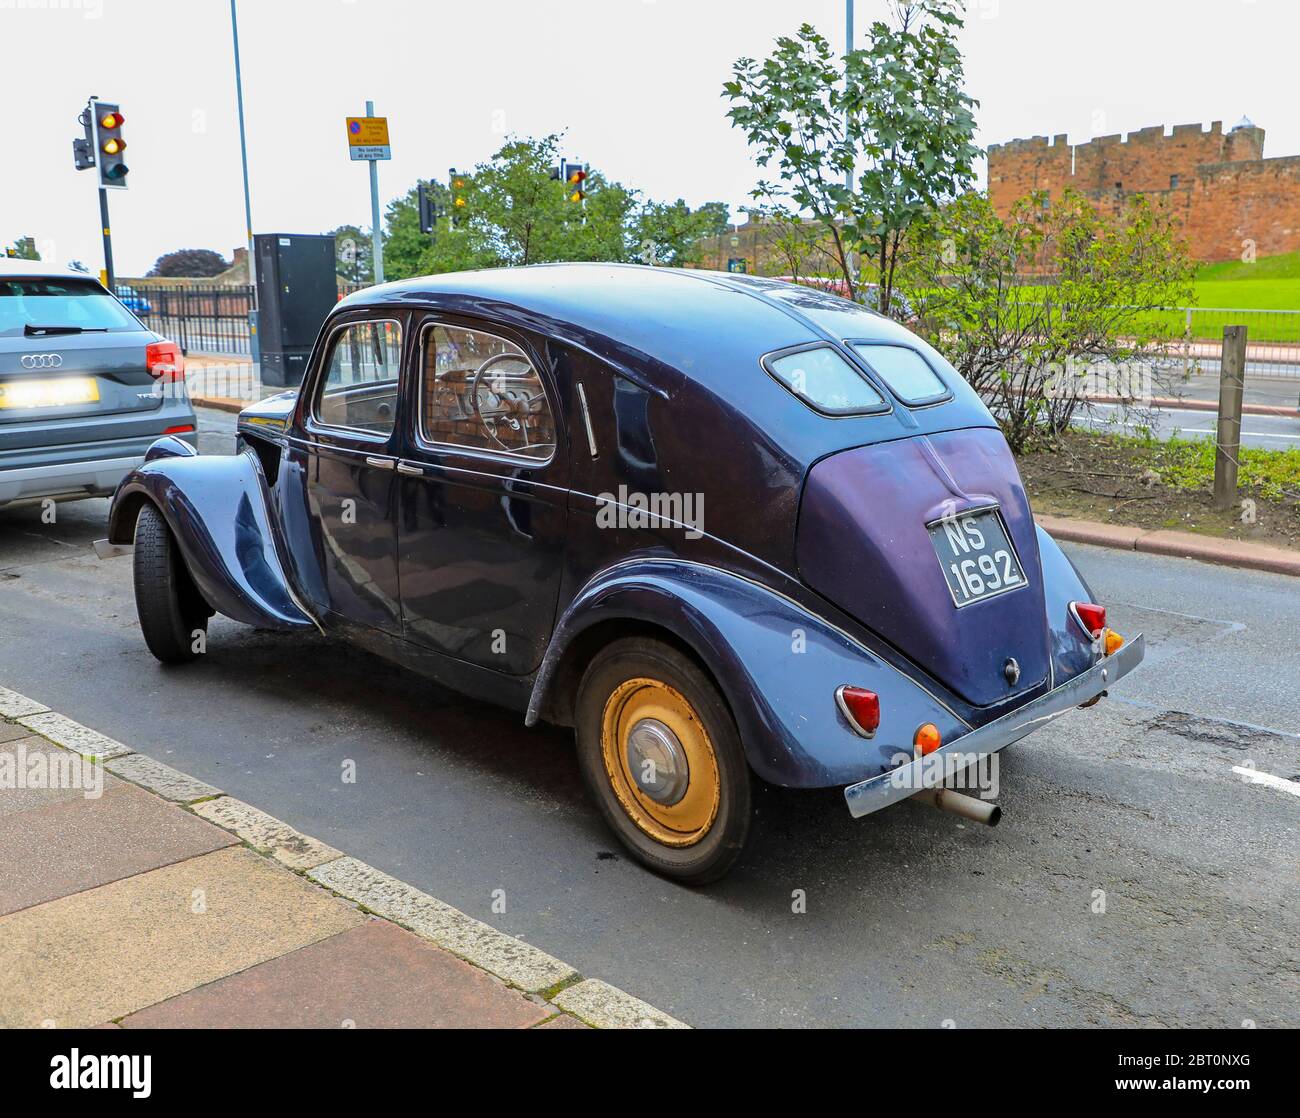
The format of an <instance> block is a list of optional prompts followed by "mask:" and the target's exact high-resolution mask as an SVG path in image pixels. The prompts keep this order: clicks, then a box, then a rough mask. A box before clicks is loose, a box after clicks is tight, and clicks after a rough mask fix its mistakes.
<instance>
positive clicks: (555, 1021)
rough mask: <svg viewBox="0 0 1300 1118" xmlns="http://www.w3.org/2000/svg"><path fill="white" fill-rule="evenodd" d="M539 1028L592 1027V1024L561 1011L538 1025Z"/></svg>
mask: <svg viewBox="0 0 1300 1118" xmlns="http://www.w3.org/2000/svg"><path fill="white" fill-rule="evenodd" d="M537 1027H538V1028H539V1029H590V1028H591V1026H590V1025H588V1024H586V1022H584V1021H579V1020H578V1019H577V1018H576V1017H570V1016H569V1015H568V1014H567V1013H561V1014H559V1015H558V1016H556V1017H552V1018H551V1019H550V1020H549V1021H547V1022H546V1023H545V1024H544V1025H538V1026H537Z"/></svg>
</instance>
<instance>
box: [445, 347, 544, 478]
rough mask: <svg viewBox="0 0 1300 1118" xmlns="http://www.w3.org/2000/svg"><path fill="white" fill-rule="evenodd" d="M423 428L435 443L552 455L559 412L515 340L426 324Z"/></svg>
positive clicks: (532, 456) (526, 455)
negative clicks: (552, 406) (554, 414)
mask: <svg viewBox="0 0 1300 1118" xmlns="http://www.w3.org/2000/svg"><path fill="white" fill-rule="evenodd" d="M422 349H423V360H422V369H421V379H422V385H421V387H422V391H421V395H420V435H421V437H422V438H423V439H424V440H425V441H426V442H429V443H440V444H443V445H450V446H458V447H467V448H469V449H471V450H478V451H487V452H490V453H493V454H510V455H518V456H520V457H523V458H529V459H534V460H536V461H546V460H547V459H549V458H550V457H551V455H552V454H553V453H554V452H555V418H554V416H553V415H552V414H551V405H550V403H549V401H548V400H547V399H546V390H545V389H544V388H543V387H542V379H541V377H540V376H539V375H538V373H537V370H536V369H534V368H533V366H532V363H531V362H530V361H529V360H528V358H527V356H526V355H525V354H524V351H523V350H522V349H520V348H519V347H518V346H517V345H515V343H514V342H512V341H510V340H509V339H507V338H502V337H499V336H497V335H496V334H489V333H486V332H485V331H482V330H470V329H466V328H464V327H461V326H443V325H436V326H432V327H430V328H429V329H427V330H426V331H425V334H424V344H423V347H422Z"/></svg>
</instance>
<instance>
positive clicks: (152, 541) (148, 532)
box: [134, 501, 212, 664]
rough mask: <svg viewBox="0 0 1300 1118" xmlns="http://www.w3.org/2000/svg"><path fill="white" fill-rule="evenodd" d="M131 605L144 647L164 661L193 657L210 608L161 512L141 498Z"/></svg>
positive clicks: (187, 659) (166, 662)
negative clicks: (191, 575) (133, 602)
mask: <svg viewBox="0 0 1300 1118" xmlns="http://www.w3.org/2000/svg"><path fill="white" fill-rule="evenodd" d="M134 562H135V611H136V614H137V615H138V616H139V618H140V632H141V633H143V634H144V643H145V644H147V645H148V646H149V651H150V652H152V653H153V654H154V656H155V657H156V658H157V659H159V660H161V661H162V662H163V663H164V664H186V663H189V661H191V660H194V659H197V658H198V656H199V653H198V652H197V651H195V648H194V645H195V642H196V638H197V636H198V634H199V632H203V633H206V631H207V628H208V618H209V617H211V616H212V610H211V609H210V608H209V607H208V604H207V603H206V602H205V601H204V600H203V597H202V595H200V594H199V591H198V588H197V587H196V586H195V585H194V580H193V579H192V578H190V572H189V569H188V568H187V567H186V566H185V560H184V559H183V558H181V554H180V550H179V549H178V548H177V546H176V541H175V540H174V539H173V538H172V534H171V529H170V528H168V527H167V522H166V521H165V520H164V519H163V518H162V513H160V512H159V511H158V509H157V508H156V507H155V506H154V505H152V504H151V503H149V502H148V501H146V502H145V503H144V504H143V505H141V506H140V515H139V516H138V517H137V518H136V522H135V556H134Z"/></svg>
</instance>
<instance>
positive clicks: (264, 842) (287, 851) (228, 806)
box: [193, 796, 343, 870]
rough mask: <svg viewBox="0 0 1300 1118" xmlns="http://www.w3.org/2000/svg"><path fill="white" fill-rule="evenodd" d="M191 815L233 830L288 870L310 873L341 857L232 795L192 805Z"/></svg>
mask: <svg viewBox="0 0 1300 1118" xmlns="http://www.w3.org/2000/svg"><path fill="white" fill-rule="evenodd" d="M193 810H194V813H195V814H196V815H201V816H203V818H204V819H210V820H211V821H212V822H213V823H215V824H217V826H219V827H224V828H225V829H226V830H228V831H234V832H235V834H237V835H238V836H239V837H240V838H241V839H243V840H244V841H245V842H246V843H248V845H249V846H253V847H256V848H257V849H258V850H265V851H267V852H268V853H269V854H271V856H272V857H274V858H276V859H277V860H279V861H281V862H283V863H284V864H285V865H286V866H288V867H289V868H290V869H295V870H309V869H311V868H312V867H313V866H319V865H320V864H321V863H322V862H332V861H334V860H335V859H337V858H341V857H343V851H341V850H335V849H334V847H332V846H327V845H326V844H325V843H323V842H321V841H320V840H319V839H314V838H312V837H311V836H310V835H304V834H302V833H301V832H300V831H295V830H294V829H293V828H292V827H290V826H289V824H288V823H285V822H284V821H283V820H280V819H276V818H275V816H273V815H267V814H266V812H264V811H261V810H259V809H258V808H255V807H253V806H252V805H251V804H246V803H244V801H243V800H237V799H235V798H234V797H233V796H222V797H221V798H220V799H216V800H207V801H205V802H204V803H201V804H195V805H194V808H193Z"/></svg>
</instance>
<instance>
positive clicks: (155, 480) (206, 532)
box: [108, 438, 316, 631]
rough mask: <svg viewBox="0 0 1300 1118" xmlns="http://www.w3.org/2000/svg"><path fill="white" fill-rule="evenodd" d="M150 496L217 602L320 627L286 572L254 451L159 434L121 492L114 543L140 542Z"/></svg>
mask: <svg viewBox="0 0 1300 1118" xmlns="http://www.w3.org/2000/svg"><path fill="white" fill-rule="evenodd" d="M145 501H151V502H153V504H155V505H156V506H157V507H158V509H159V510H160V511H161V513H162V515H163V519H165V520H166V521H167V526H168V527H169V528H170V529H171V532H172V535H173V536H174V537H175V539H176V542H177V545H178V546H179V547H180V551H181V555H182V556H183V557H184V559H185V564H186V566H187V567H188V568H189V572H190V576H191V577H192V578H193V579H194V583H195V585H196V586H197V587H198V589H199V592H200V593H201V594H202V595H203V597H204V598H205V599H207V602H208V604H209V605H210V606H212V608H213V609H215V610H217V611H218V612H220V613H223V614H225V615H226V616H227V617H230V618H233V619H234V620H235V621H242V622H243V623H244V624H246V625H253V626H256V627H257V628H259V629H279V630H284V631H289V630H295V629H311V628H314V627H316V621H315V620H314V618H313V617H312V616H311V615H310V614H309V613H308V612H307V611H306V609H305V608H304V607H303V606H302V605H301V604H300V601H299V598H298V596H297V594H296V593H295V592H294V590H293V587H292V586H291V585H290V583H289V580H288V578H287V577H286V575H285V568H284V564H283V563H282V562H281V559H280V551H279V547H278V541H277V529H276V527H275V525H274V523H273V522H272V520H271V517H270V515H269V513H268V511H267V510H268V507H269V506H268V502H267V490H266V481H265V479H264V478H263V476H262V470H261V467H260V466H259V465H258V463H257V459H256V457H255V456H254V455H253V454H252V453H251V452H247V451H246V452H244V453H243V454H236V455H233V456H228V455H206V456H205V455H199V454H197V453H196V452H195V451H194V449H193V448H192V447H190V446H189V445H188V444H186V443H183V442H182V441H181V440H179V439H171V438H167V439H159V440H158V442H156V443H155V444H154V445H153V446H152V447H150V449H149V452H148V454H147V455H146V457H145V463H144V465H142V466H140V467H139V468H138V469H136V470H132V471H131V473H129V474H127V476H126V477H125V478H123V479H122V483H121V485H119V486H118V488H117V492H116V494H114V496H113V505H112V508H111V509H110V511H109V523H108V538H109V540H110V541H111V542H112V543H115V544H130V543H133V542H134V540H135V521H136V517H137V516H138V515H139V511H140V506H141V505H142V504H143V503H144V502H145Z"/></svg>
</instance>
